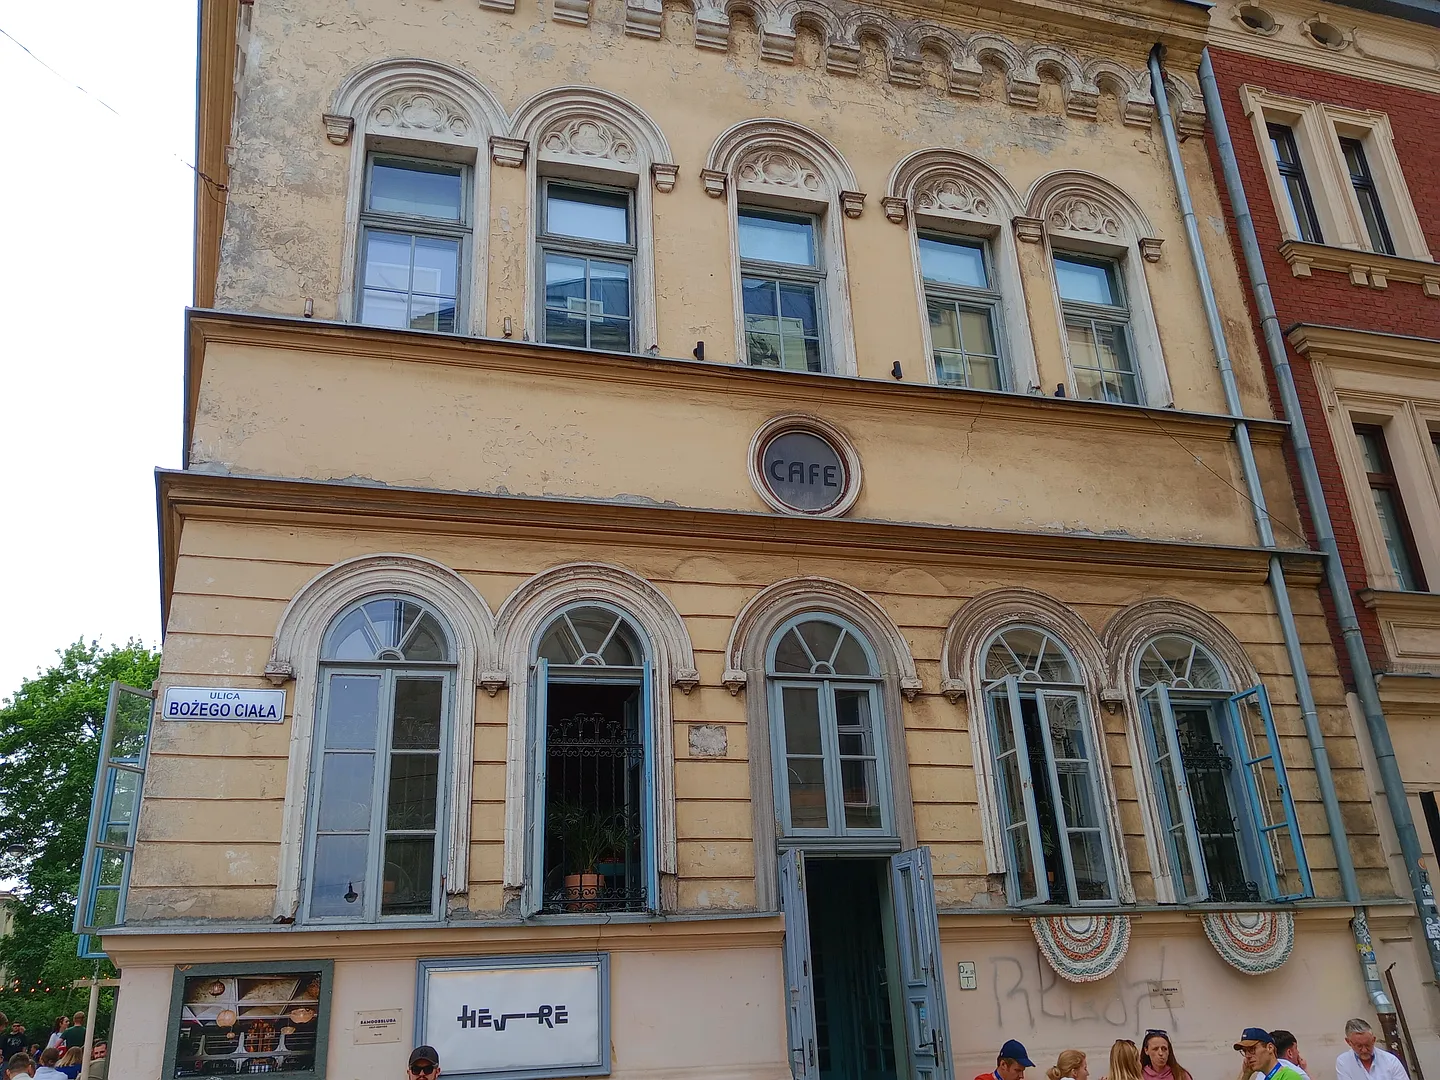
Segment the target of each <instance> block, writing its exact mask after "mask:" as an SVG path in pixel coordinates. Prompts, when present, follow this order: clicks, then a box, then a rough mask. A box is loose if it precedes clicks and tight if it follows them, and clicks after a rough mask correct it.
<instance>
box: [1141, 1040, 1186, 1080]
mask: <svg viewBox="0 0 1440 1080" xmlns="http://www.w3.org/2000/svg"><path fill="white" fill-rule="evenodd" d="M1140 1064H1141V1065H1143V1066H1144V1067H1145V1080H1192V1078H1191V1076H1190V1072H1189V1070H1187V1069H1186V1068H1185V1067H1184V1066H1183V1065H1181V1064H1180V1063H1179V1062H1178V1061H1176V1060H1175V1048H1174V1047H1173V1046H1171V1045H1170V1034H1169V1032H1166V1031H1161V1030H1159V1029H1158V1028H1155V1029H1152V1030H1150V1031H1147V1032H1145V1041H1144V1042H1143V1043H1141V1044H1140Z"/></svg>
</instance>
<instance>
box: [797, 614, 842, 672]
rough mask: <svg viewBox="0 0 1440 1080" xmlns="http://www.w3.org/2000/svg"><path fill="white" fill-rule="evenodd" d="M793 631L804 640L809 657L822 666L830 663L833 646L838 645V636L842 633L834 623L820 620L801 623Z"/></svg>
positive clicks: (833, 650)
mask: <svg viewBox="0 0 1440 1080" xmlns="http://www.w3.org/2000/svg"><path fill="white" fill-rule="evenodd" d="M795 629H796V630H798V631H799V632H800V636H801V637H802V638H804V639H805V644H806V645H808V646H809V647H810V655H811V656H813V657H815V659H816V660H818V661H820V662H821V663H822V664H829V663H830V657H831V656H832V655H833V654H834V652H835V646H837V645H839V644H840V635H841V634H842V633H844V631H843V630H841V629H840V627H838V626H836V625H835V624H834V623H829V622H823V621H821V620H820V619H811V620H810V621H809V622H803V623H801V624H800V625H799V626H797V627H796V628H795Z"/></svg>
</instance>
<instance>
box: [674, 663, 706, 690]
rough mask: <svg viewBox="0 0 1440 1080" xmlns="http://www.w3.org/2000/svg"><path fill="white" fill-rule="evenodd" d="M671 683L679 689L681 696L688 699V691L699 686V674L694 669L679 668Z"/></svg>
mask: <svg viewBox="0 0 1440 1080" xmlns="http://www.w3.org/2000/svg"><path fill="white" fill-rule="evenodd" d="M671 681H672V682H674V684H675V685H676V686H678V687H679V688H680V692H681V693H682V694H684V695H685V696H686V697H689V696H690V691H691V690H694V689H695V687H697V686H699V685H700V672H698V671H696V670H695V669H694V668H681V669H680V670H679V671H677V672H675V678H674V679H673V680H671Z"/></svg>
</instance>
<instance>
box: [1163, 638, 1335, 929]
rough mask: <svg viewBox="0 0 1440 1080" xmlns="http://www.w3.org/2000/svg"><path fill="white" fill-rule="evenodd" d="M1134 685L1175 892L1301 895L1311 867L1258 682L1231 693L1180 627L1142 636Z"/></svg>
mask: <svg viewBox="0 0 1440 1080" xmlns="http://www.w3.org/2000/svg"><path fill="white" fill-rule="evenodd" d="M1135 686H1136V689H1137V691H1138V692H1139V695H1140V726H1141V728H1142V729H1143V730H1144V739H1145V746H1146V751H1147V754H1148V756H1149V758H1150V768H1151V774H1152V776H1153V778H1154V783H1155V793H1156V803H1157V804H1158V810H1159V816H1160V825H1161V828H1162V829H1163V830H1164V834H1165V847H1166V855H1167V857H1168V859H1169V862H1170V868H1171V878H1172V880H1173V883H1174V887H1175V894H1176V896H1177V898H1178V899H1180V900H1189V901H1196V900H1215V901H1225V902H1235V901H1241V902H1244V901H1251V902H1253V901H1257V900H1273V899H1293V898H1295V897H1299V896H1306V895H1309V893H1310V891H1311V890H1310V871H1309V867H1308V865H1307V863H1306V860H1305V852H1304V849H1303V847H1302V846H1301V844H1300V829H1299V824H1298V822H1297V820H1296V817H1295V804H1294V800H1293V798H1292V797H1291V792H1290V785H1289V782H1288V781H1287V779H1286V775H1285V765H1284V762H1283V761H1282V760H1281V758H1280V754H1279V750H1278V746H1279V743H1278V740H1277V738H1276V734H1275V722H1274V718H1273V716H1272V714H1271V710H1270V701H1269V698H1268V696H1267V695H1266V693H1265V688H1264V686H1260V685H1256V686H1254V687H1252V688H1251V689H1249V690H1246V691H1244V692H1243V693H1239V694H1235V693H1232V691H1231V683H1230V678H1229V676H1227V675H1226V673H1225V669H1224V668H1223V667H1222V665H1221V664H1220V662H1219V660H1217V659H1216V657H1215V655H1214V654H1213V653H1212V652H1211V651H1210V650H1209V649H1207V648H1206V647H1205V646H1204V645H1202V644H1201V643H1200V642H1198V641H1196V640H1195V639H1194V638H1192V637H1190V636H1188V635H1183V634H1161V635H1159V636H1157V637H1153V638H1151V639H1150V640H1149V641H1148V642H1147V643H1146V644H1145V646H1144V647H1143V648H1142V649H1141V650H1140V653H1139V657H1138V659H1137V660H1136V675H1135Z"/></svg>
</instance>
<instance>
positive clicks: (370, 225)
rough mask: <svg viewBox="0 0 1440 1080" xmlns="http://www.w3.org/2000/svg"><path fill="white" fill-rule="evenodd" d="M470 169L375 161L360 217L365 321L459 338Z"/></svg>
mask: <svg viewBox="0 0 1440 1080" xmlns="http://www.w3.org/2000/svg"><path fill="white" fill-rule="evenodd" d="M468 172H469V169H468V168H467V167H466V166H463V165H455V164H451V163H449V162H443V161H426V160H422V159H419V158H402V157H391V156H387V155H382V154H371V155H370V158H369V161H368V167H367V169H366V177H365V201H364V208H363V210H362V212H361V215H360V230H361V235H360V245H359V247H360V272H359V274H358V275H357V276H358V279H359V292H360V296H359V305H358V306H359V312H360V322H362V323H366V324H368V325H370V326H389V327H394V328H396V329H409V330H438V331H441V332H444V333H454V331H455V328H456V326H457V325H462V324H463V323H462V322H460V321H457V313H458V311H459V310H460V305H461V293H462V289H461V282H462V281H463V279H464V267H465V262H466V258H467V250H466V249H467V245H468V242H469V238H470V224H469V222H470V213H471V211H470V207H469V205H468V201H467V199H466V191H467V188H468V183H467V174H468Z"/></svg>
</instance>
